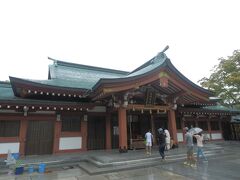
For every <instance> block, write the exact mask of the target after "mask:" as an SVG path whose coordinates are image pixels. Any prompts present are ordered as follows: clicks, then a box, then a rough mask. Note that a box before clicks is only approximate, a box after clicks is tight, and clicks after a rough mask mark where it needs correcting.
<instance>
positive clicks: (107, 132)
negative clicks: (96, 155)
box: [106, 114, 112, 149]
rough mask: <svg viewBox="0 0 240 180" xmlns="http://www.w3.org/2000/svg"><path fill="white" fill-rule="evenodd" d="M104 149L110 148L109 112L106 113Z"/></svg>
mask: <svg viewBox="0 0 240 180" xmlns="http://www.w3.org/2000/svg"><path fill="white" fill-rule="evenodd" d="M106 149H112V136H111V115H110V114H107V117H106Z"/></svg>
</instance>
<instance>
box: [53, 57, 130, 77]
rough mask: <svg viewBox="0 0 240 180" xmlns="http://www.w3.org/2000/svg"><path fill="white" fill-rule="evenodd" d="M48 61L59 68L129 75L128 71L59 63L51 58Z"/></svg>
mask: <svg viewBox="0 0 240 180" xmlns="http://www.w3.org/2000/svg"><path fill="white" fill-rule="evenodd" d="M48 59H49V60H52V61H54V64H53V65H55V66H58V65H60V66H66V67H72V68H77V69H79V68H81V69H88V70H95V71H102V72H110V73H116V74H121V75H127V74H128V73H129V72H128V71H122V70H116V69H110V68H103V67H97V66H89V65H83V64H77V63H71V62H66V61H61V60H57V59H53V58H51V57H48Z"/></svg>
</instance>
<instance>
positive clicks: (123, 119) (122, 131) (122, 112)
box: [118, 107, 128, 152]
mask: <svg viewBox="0 0 240 180" xmlns="http://www.w3.org/2000/svg"><path fill="white" fill-rule="evenodd" d="M126 115H127V113H126V109H124V108H122V107H120V108H119V109H118V126H119V151H120V152H127V149H128V147H127V116H126Z"/></svg>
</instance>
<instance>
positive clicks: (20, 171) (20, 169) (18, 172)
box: [15, 167, 24, 175]
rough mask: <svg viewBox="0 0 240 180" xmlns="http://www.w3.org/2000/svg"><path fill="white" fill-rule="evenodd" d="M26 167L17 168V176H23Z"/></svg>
mask: <svg viewBox="0 0 240 180" xmlns="http://www.w3.org/2000/svg"><path fill="white" fill-rule="evenodd" d="M23 171H24V167H16V169H15V175H20V174H23Z"/></svg>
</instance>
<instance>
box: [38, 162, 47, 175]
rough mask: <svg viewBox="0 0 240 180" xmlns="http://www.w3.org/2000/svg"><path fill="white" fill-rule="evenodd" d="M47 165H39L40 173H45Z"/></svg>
mask: <svg viewBox="0 0 240 180" xmlns="http://www.w3.org/2000/svg"><path fill="white" fill-rule="evenodd" d="M45 167H46V164H43V163H42V164H39V166H38V172H39V173H44V172H45Z"/></svg>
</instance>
